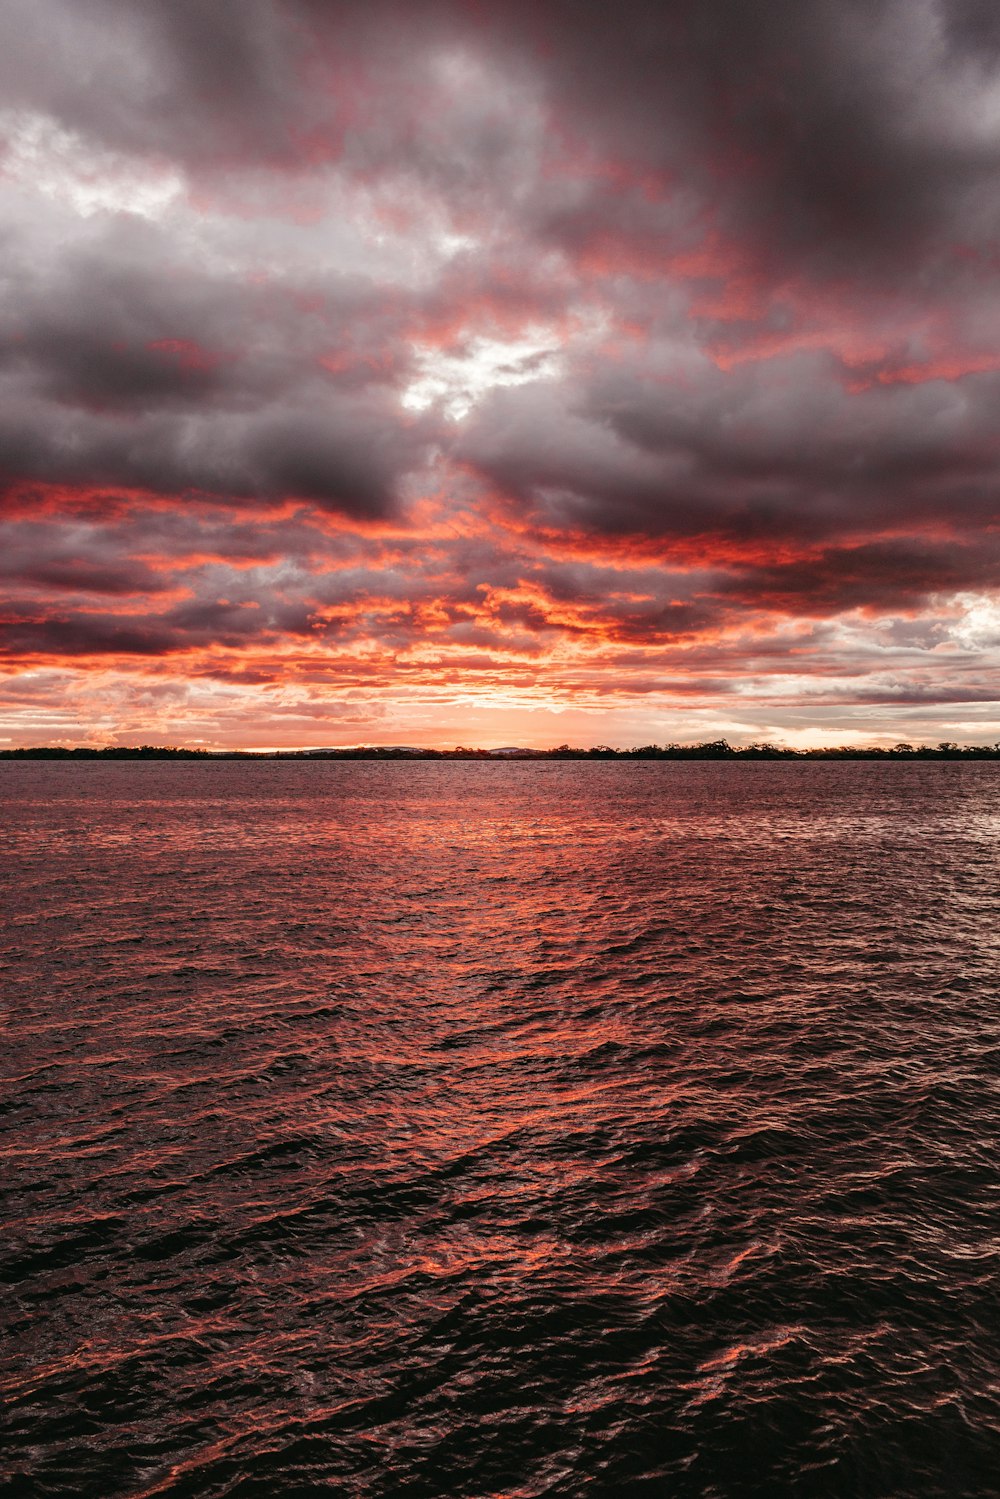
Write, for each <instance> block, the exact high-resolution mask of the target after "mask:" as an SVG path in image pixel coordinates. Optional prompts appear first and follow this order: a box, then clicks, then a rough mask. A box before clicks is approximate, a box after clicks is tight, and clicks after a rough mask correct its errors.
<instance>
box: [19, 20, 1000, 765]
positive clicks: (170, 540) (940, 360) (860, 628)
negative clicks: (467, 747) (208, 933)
mask: <svg viewBox="0 0 1000 1499" xmlns="http://www.w3.org/2000/svg"><path fill="white" fill-rule="evenodd" d="M0 43H2V45H0V98H2V99H3V100H4V110H3V113H2V117H0V127H2V135H3V148H2V155H0V200H2V205H3V213H2V220H0V222H2V230H0V233H2V238H3V245H2V250H3V261H2V264H3V272H2V276H0V395H2V400H0V579H2V595H3V603H2V607H0V672H2V677H0V724H2V725H3V728H2V735H0V737H2V738H3V739H5V740H6V741H7V742H9V743H25V742H40V741H46V740H59V741H70V742H79V741H81V740H83V739H91V738H98V739H102V740H104V739H116V738H117V739H122V740H125V741H132V740H134V739H135V738H136V737H142V738H146V739H159V740H163V739H166V740H173V741H184V742H204V743H210V744H247V745H268V744H275V745H277V744H310V743H353V742H359V741H372V740H378V741H382V742H387V741H394V740H402V741H404V742H416V743H420V742H423V743H428V742H429V743H440V742H443V743H448V742H454V740H456V739H461V740H462V741H464V742H481V743H482V742H490V741H491V740H494V739H499V740H500V741H501V742H506V741H512V740H521V741H523V742H534V743H553V742H559V741H560V740H562V739H565V738H567V737H577V738H582V739H589V740H591V741H600V740H605V741H610V742H617V743H627V742H634V741H636V740H648V739H650V738H682V739H683V738H700V737H705V736H706V735H710V734H713V733H717V732H726V733H728V734H729V735H730V736H731V737H733V738H744V739H746V738H753V737H778V738H784V739H787V740H789V741H791V742H802V743H804V742H815V741H816V740H817V739H819V740H826V741H830V740H850V739H851V738H865V739H876V738H882V739H884V738H886V737H888V738H897V737H899V738H919V737H925V736H930V737H946V738H956V739H972V740H983V739H993V738H997V737H1000V711H998V706H997V703H996V702H995V701H994V699H995V698H996V697H997V696H998V693H997V688H996V675H995V671H996V666H997V664H998V652H1000V602H998V598H997V591H998V579H1000V531H998V527H997V502H996V496H997V483H998V476H1000V439H998V435H997V424H996V415H995V414H996V411H997V409H998V403H1000V295H998V292H997V286H998V284H1000V283H998V277H997V269H998V266H997V250H996V246H997V243H998V242H1000V180H998V167H1000V16H998V14H997V12H996V10H995V7H993V6H990V5H986V4H982V3H980V0H895V3H890V0H697V3H695V0H674V3H664V0H658V3H655V4H654V3H649V4H646V3H639V0H629V3H628V4H626V5H625V6H624V7H617V8H609V7H607V6H606V5H598V4H596V3H594V4H591V3H589V0H574V3H572V4H570V3H568V0H567V3H559V0H548V3H544V4H541V5H539V4H538V3H534V4H530V5H529V4H528V3H527V0H525V3H520V0H508V3H505V4H503V5H500V6H479V5H476V4H467V3H459V0H454V3H444V0H442V3H432V0H426V3H418V4H412V3H411V4H408V5H406V6H403V5H401V4H400V5H397V4H395V3H390V0H383V3H378V4H374V5H372V4H370V3H369V4H364V5H363V4H360V3H359V4H356V5H355V4H347V3H344V4H338V5H336V6H330V5H327V4H322V3H319V0H312V3H310V0H239V3H236V0H208V3H206V0H145V3H144V4H142V5H141V6H140V5H135V4H132V3H126V0H31V3H30V4H28V3H27V0H11V3H10V4H8V5H7V6H5V8H4V13H3V17H2V18H0Z"/></svg>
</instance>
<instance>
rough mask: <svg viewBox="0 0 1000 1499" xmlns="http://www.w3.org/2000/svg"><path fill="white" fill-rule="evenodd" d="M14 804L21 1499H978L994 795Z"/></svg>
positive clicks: (14, 1170) (883, 786) (537, 793)
mask: <svg viewBox="0 0 1000 1499" xmlns="http://www.w3.org/2000/svg"><path fill="white" fill-rule="evenodd" d="M0 797H2V807H0V811H2V816H3V830H2V840H3V849H2V861H0V884H2V886H3V899H4V902H5V909H6V911H7V912H8V915H7V920H6V924H5V926H4V929H3V932H2V934H0V962H2V964H3V969H2V972H0V981H2V986H3V991H4V997H5V1005H6V1022H5V1024H6V1041H5V1048H4V1064H5V1071H6V1075H7V1081H6V1083H5V1086H4V1101H3V1114H2V1117H0V1130H2V1136H3V1147H4V1151H5V1160H6V1165H5V1168H4V1176H5V1180H4V1202H3V1209H4V1218H5V1222H6V1225H7V1226H6V1230H5V1233H4V1237H3V1241H2V1250H0V1268H2V1272H3V1276H4V1279H5V1280H6V1282H7V1294H6V1296H5V1298H4V1303H3V1319H4V1324H5V1325H4V1353H3V1362H2V1366H0V1375H2V1388H3V1392H4V1398H5V1401H6V1407H5V1416H4V1428H5V1432H4V1441H3V1445H2V1450H3V1452H4V1453H5V1456H4V1457H2V1458H0V1471H2V1473H3V1475H4V1478H3V1483H4V1485H5V1487H4V1493H5V1494H7V1493H9V1494H11V1495H12V1496H13V1495H17V1496H22V1495H23V1496H27V1499H31V1496H36V1495H37V1496H43V1495H52V1496H81V1499H89V1496H93V1499H117V1496H130V1499H132V1496H134V1499H138V1496H140V1495H149V1496H152V1495H168V1496H178V1499H179V1496H188V1499H203V1496H205V1499H215V1496H220V1499H221V1496H241V1499H250V1496H255V1499H256V1496H260V1499H271V1496H285V1495H309V1494H321V1493H330V1494H335V1495H344V1496H350V1499H353V1496H357V1499H361V1496H365V1499H367V1496H372V1499H374V1496H382V1495H385V1496H399V1499H404V1496H406V1499H411V1496H412V1499H416V1496H428V1499H430V1496H442V1499H444V1496H448V1499H452V1496H456V1499H457V1496H467V1499H535V1496H542V1495H546V1496H557V1495H558V1496H567V1499H578V1496H579V1499H588V1496H592V1499H597V1496H601V1499H604V1496H607V1499H612V1496H623V1499H632V1496H637V1499H638V1496H647V1495H648V1496H657V1499H659V1496H663V1499H688V1496H692V1499H693V1496H704V1499H729V1496H744V1495H746V1496H761V1499H764V1496H767V1499H775V1496H782V1495H793V1494H794V1495H802V1496H810V1499H812V1496H818V1499H822V1496H838V1499H839V1496H851V1499H854V1496H858V1499H864V1496H871V1499H876V1496H877V1499H890V1496H892V1499H924V1496H938V1495H940V1496H942V1499H943V1496H949V1499H953V1496H962V1495H968V1496H973V1495H975V1496H982V1495H996V1494H1000V1479H998V1478H997V1473H998V1472H1000V1349H998V1340H997V1327H998V1326H1000V1305H998V1301H1000V1295H998V1270H1000V1231H998V1206H1000V1203H998V1197H1000V1191H998V1180H1000V1179H998V1174H997V1167H996V1146H997V1123H998V1118H1000V1086H998V1082H997V1079H998V1078H1000V1004H998V997H1000V970H998V959H1000V920H998V917H1000V898H998V891H1000V841H998V834H1000V766H998V765H996V764H991V763H986V764H963V763H960V762H925V763H920V764H893V763H890V764H879V763H871V762H857V763H848V764H838V763H829V762H819V763H811V762H805V763H802V762H793V763H785V764H782V763H766V762H765V763H736V764H733V763H721V764H720V763H718V762H715V763H713V762H667V763H664V762H635V763H627V762H626V763H622V762H596V763H583V764H581V763H579V762H552V763H549V762H514V763H496V762H487V763H482V762H479V763H477V762H419V763H412V764H411V763H405V762H403V763H378V762H337V761H320V762H287V761H285V762H271V761H260V762H256V761H255V762H232V761H223V762H214V763H210V764H199V763H196V762H180V763H174V764H170V763H164V762H153V763H142V762H117V763H69V764H67V763H52V762H33V763H31V762H29V763H7V764H4V765H2V766H0Z"/></svg>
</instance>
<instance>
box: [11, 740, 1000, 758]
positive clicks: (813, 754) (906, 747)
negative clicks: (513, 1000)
mask: <svg viewBox="0 0 1000 1499" xmlns="http://www.w3.org/2000/svg"><path fill="white" fill-rule="evenodd" d="M0 759H2V760H496V761H510V760H894V761H910V760H1000V744H950V743H941V744H937V745H910V744H902V743H901V744H897V745H893V746H892V747H891V748H885V749H882V748H879V747H878V746H869V747H867V748H857V747H855V746H853V745H840V746H833V747H829V748H823V749H804V750H796V749H787V748H785V747H783V746H781V745H776V744H750V745H731V744H728V743H727V742H726V740H724V739H719V740H712V741H711V742H710V743H707V744H665V745H659V744H647V745H642V746H639V747H637V748H635V749H612V748H610V747H609V746H607V745H598V746H596V747H594V748H590V749H576V748H573V747H572V746H570V745H560V746H559V747H558V749H550V750H533V749H511V750H481V749H465V748H461V747H460V748H456V749H452V750H442V749H416V748H412V749H411V748H406V749H402V748H397V747H394V746H379V745H371V746H364V747H361V748H355V749H318V750H308V749H306V750H203V749H186V748H175V747H173V746H164V745H148V744H143V745H129V746H119V745H107V746H104V747H102V748H100V749H94V748H90V747H85V746H80V747H77V748H69V749H68V748H65V747H62V746H59V745H38V746H32V747H29V748H23V749H0Z"/></svg>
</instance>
